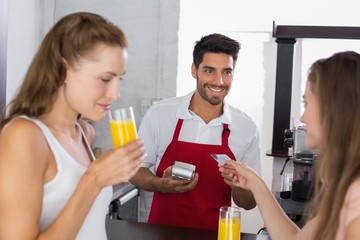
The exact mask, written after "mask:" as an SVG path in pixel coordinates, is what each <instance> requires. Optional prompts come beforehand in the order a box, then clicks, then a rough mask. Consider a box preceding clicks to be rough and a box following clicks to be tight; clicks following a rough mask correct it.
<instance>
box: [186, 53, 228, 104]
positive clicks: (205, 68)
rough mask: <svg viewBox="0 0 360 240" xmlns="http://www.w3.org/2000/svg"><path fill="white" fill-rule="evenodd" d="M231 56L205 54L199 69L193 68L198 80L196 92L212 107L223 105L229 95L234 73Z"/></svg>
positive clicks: (192, 70)
mask: <svg viewBox="0 0 360 240" xmlns="http://www.w3.org/2000/svg"><path fill="white" fill-rule="evenodd" d="M233 68H234V61H233V58H232V56H231V55H228V54H224V53H205V54H204V58H203V61H202V62H201V63H200V65H199V68H198V69H196V67H195V65H194V64H193V65H192V66H191V73H192V76H193V77H194V78H196V80H197V86H196V90H197V91H198V92H199V94H200V96H201V97H202V98H203V99H204V100H206V101H207V102H209V103H210V104H212V105H218V104H222V102H223V101H224V98H225V96H226V95H227V94H228V93H229V91H230V88H231V84H232V80H233V71H234V69H233Z"/></svg>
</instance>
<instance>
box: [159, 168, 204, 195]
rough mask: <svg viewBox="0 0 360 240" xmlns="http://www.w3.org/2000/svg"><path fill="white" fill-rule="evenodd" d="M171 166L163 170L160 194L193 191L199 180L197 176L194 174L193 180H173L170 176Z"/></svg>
mask: <svg viewBox="0 0 360 240" xmlns="http://www.w3.org/2000/svg"><path fill="white" fill-rule="evenodd" d="M171 171H172V166H169V167H168V168H166V169H165V171H164V173H163V176H162V178H161V179H160V181H161V184H160V185H161V190H162V191H161V192H163V193H182V192H187V191H190V190H192V189H194V188H195V187H196V185H197V182H198V180H199V174H198V173H195V176H194V178H193V179H192V180H191V181H189V180H178V179H173V178H172V176H171Z"/></svg>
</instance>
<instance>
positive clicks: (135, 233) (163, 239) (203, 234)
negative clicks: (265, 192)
mask: <svg viewBox="0 0 360 240" xmlns="http://www.w3.org/2000/svg"><path fill="white" fill-rule="evenodd" d="M106 232H107V235H108V240H118V239H121V240H135V239H146V240H216V239H217V231H216V230H205V229H195V228H183V227H174V226H165V225H157V224H146V223H139V222H129V221H124V220H110V219H107V220H106ZM241 240H270V237H269V236H268V235H257V234H252V233H241Z"/></svg>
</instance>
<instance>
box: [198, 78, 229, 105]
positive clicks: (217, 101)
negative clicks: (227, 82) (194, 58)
mask: <svg viewBox="0 0 360 240" xmlns="http://www.w3.org/2000/svg"><path fill="white" fill-rule="evenodd" d="M196 80H197V81H196V82H197V91H198V92H199V94H200V96H201V97H202V98H203V99H204V100H205V101H207V102H208V103H210V104H211V105H214V106H215V105H219V104H222V102H223V99H222V98H221V97H219V96H212V97H209V96H208V95H207V94H206V89H205V88H207V86H208V85H207V84H205V85H204V86H202V85H201V83H200V81H199V78H196ZM224 90H225V92H226V93H227V92H228V88H226V87H224ZM225 96H226V95H225Z"/></svg>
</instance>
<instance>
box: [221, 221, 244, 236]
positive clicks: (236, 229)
mask: <svg viewBox="0 0 360 240" xmlns="http://www.w3.org/2000/svg"><path fill="white" fill-rule="evenodd" d="M218 231H219V232H218V240H240V219H226V218H221V219H219V229H218Z"/></svg>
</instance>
